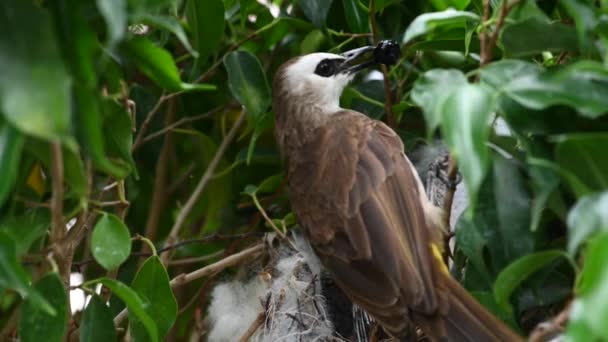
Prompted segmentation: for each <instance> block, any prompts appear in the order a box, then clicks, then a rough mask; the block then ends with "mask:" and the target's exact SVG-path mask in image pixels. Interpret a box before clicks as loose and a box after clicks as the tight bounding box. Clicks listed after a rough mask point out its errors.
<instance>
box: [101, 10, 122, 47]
mask: <svg viewBox="0 0 608 342" xmlns="http://www.w3.org/2000/svg"><path fill="white" fill-rule="evenodd" d="M96 2H97V8H98V9H99V13H101V15H102V16H103V19H104V20H105V21H106V31H107V33H108V45H109V46H113V45H114V44H116V43H118V42H119V41H121V40H122V38H123V37H124V35H125V32H126V31H127V1H126V0H96Z"/></svg>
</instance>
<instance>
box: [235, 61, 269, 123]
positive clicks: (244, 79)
mask: <svg viewBox="0 0 608 342" xmlns="http://www.w3.org/2000/svg"><path fill="white" fill-rule="evenodd" d="M224 65H225V66H226V70H227V71H228V85H229V86H230V91H231V92H232V95H233V96H234V97H235V98H236V99H237V101H239V102H240V103H241V104H242V105H243V106H245V109H246V110H247V114H248V115H249V116H248V118H249V119H250V122H251V123H256V122H258V121H259V120H260V119H261V118H262V117H263V116H262V115H263V114H264V113H265V112H266V109H268V106H270V88H269V86H268V82H267V81H266V73H265V72H264V69H262V65H261V64H260V61H259V60H258V59H257V57H255V56H254V55H252V54H251V53H249V52H247V51H235V52H231V53H230V54H228V55H227V56H226V57H225V58H224Z"/></svg>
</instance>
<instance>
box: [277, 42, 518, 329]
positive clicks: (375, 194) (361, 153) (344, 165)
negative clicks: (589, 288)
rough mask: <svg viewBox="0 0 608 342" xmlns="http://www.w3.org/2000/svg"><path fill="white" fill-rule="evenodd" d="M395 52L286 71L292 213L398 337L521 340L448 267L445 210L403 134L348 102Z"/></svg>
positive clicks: (328, 58) (284, 138)
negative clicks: (370, 71)
mask: <svg viewBox="0 0 608 342" xmlns="http://www.w3.org/2000/svg"><path fill="white" fill-rule="evenodd" d="M389 50H390V49H389ZM387 52H388V55H389V56H388V57H391V56H390V52H391V51H388V50H386V49H385V48H384V47H383V46H378V47H376V48H374V47H365V48H359V49H357V50H353V51H349V52H346V53H344V54H341V55H337V54H331V53H313V54H309V55H304V56H300V57H296V58H293V59H291V60H289V61H287V62H286V63H284V64H283V65H282V66H281V67H280V68H279V69H278V71H277V73H276V75H275V78H274V81H273V107H274V112H275V115H276V136H277V139H278V144H279V146H280V149H281V152H282V154H283V156H284V159H285V161H286V166H287V179H288V188H289V194H290V201H291V205H292V208H293V211H294V213H295V214H296V216H297V219H298V221H299V223H300V225H301V226H302V227H303V229H304V231H305V233H306V235H307V237H308V239H309V240H310V242H311V245H312V246H313V248H314V250H315V251H316V253H317V255H318V256H319V258H320V259H321V262H322V263H323V265H324V266H325V267H326V269H327V270H328V271H329V273H330V274H331V276H332V277H333V278H334V281H335V282H336V283H337V284H338V285H339V287H340V288H341V289H342V290H343V291H344V292H345V293H346V294H347V296H348V297H349V298H350V299H351V300H352V301H353V302H354V303H355V304H357V305H359V306H360V307H362V308H363V309H364V310H365V311H366V312H367V313H368V314H369V315H371V316H372V317H373V318H374V319H375V320H376V321H378V322H379V323H380V324H381V325H382V326H383V328H384V329H385V330H386V332H388V333H389V334H390V335H392V336H393V337H395V338H398V339H401V340H408V339H413V338H415V336H416V335H415V334H414V333H413V332H414V331H415V330H414V329H415V328H416V327H418V328H420V329H421V330H422V331H423V332H424V334H425V335H426V336H427V337H428V338H430V339H431V340H432V341H441V340H443V341H446V340H447V341H519V340H520V337H519V336H518V335H517V334H515V333H514V332H512V331H511V329H509V328H508V327H507V326H506V325H505V324H504V323H503V322H501V321H500V320H498V319H496V318H495V317H494V316H493V315H492V314H490V313H489V312H488V311H487V310H486V309H484V308H483V307H482V306H481V305H480V304H479V303H478V302H477V301H476V300H475V299H474V298H473V297H472V296H471V295H469V293H468V292H467V291H466V290H465V289H464V288H463V287H462V286H461V285H460V284H459V283H458V282H457V281H455V280H454V279H452V278H451V276H450V274H449V273H448V271H447V268H446V266H445V265H444V263H443V261H442V258H441V251H440V250H441V246H442V245H443V244H442V227H441V222H443V220H442V218H441V211H440V210H439V209H438V208H436V207H434V206H433V205H432V204H431V203H430V202H429V200H428V199H427V197H426V195H425V191H424V188H423V186H422V183H421V181H420V179H419V178H418V175H417V173H416V171H415V169H414V168H413V167H412V164H411V163H410V161H409V159H408V158H407V157H406V155H405V153H404V149H403V144H402V142H401V139H400V138H399V136H398V135H397V134H396V133H395V132H394V131H393V130H392V129H391V128H390V127H388V126H387V125H385V124H384V123H382V122H380V121H377V120H373V119H370V118H369V117H367V116H366V115H364V114H362V113H359V112H356V111H353V110H349V109H344V108H341V107H340V95H341V94H342V91H343V90H344V87H345V86H346V85H347V84H348V83H349V82H350V81H351V80H352V79H353V77H354V75H355V73H356V72H357V71H359V70H362V69H364V68H365V67H367V66H370V65H373V64H376V63H377V62H382V63H384V62H385V61H384V59H386V57H387V56H386V55H387ZM392 57H394V56H392ZM388 59H391V58H388ZM393 59H394V58H393Z"/></svg>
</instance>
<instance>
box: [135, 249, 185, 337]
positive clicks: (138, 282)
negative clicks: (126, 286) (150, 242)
mask: <svg viewBox="0 0 608 342" xmlns="http://www.w3.org/2000/svg"><path fill="white" fill-rule="evenodd" d="M131 288H132V289H133V290H134V291H135V292H137V294H138V295H139V297H140V298H141V299H142V301H143V302H144V303H145V307H144V308H145V311H146V313H147V314H148V315H149V316H150V318H152V320H153V321H154V322H155V323H156V327H157V329H158V337H159V338H160V339H162V338H163V337H164V336H165V335H166V334H167V333H168V332H169V330H170V329H171V326H173V323H174V322H175V319H176V318H177V302H176V300H175V297H174V296H173V291H171V285H170V284H169V276H168V275H167V271H166V270H165V267H164V266H163V264H162V263H161V261H160V258H159V257H157V256H152V257H150V258H148V260H146V261H145V262H144V264H143V265H142V266H141V268H140V269H139V271H138V272H137V274H136V275H135V279H133V283H132V284H131ZM129 321H130V322H131V334H132V335H133V338H134V339H135V340H136V341H143V340H146V339H147V338H146V337H147V333H146V330H145V327H144V326H143V324H142V323H141V322H140V321H139V319H138V318H137V316H135V315H131V316H130V317H129Z"/></svg>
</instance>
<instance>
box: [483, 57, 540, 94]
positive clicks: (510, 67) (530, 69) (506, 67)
mask: <svg viewBox="0 0 608 342" xmlns="http://www.w3.org/2000/svg"><path fill="white" fill-rule="evenodd" d="M542 71H543V68H542V67H540V66H539V65H538V64H535V63H531V62H526V61H522V60H518V59H503V60H500V61H497V62H494V63H490V64H488V65H485V66H484V67H483V68H481V69H480V70H479V76H480V81H481V82H482V83H485V84H487V85H489V86H491V87H493V88H495V89H501V88H502V87H504V86H505V85H507V84H508V83H509V82H510V81H512V80H513V79H517V78H520V77H526V76H530V75H538V74H540V73H541V72H542Z"/></svg>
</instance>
